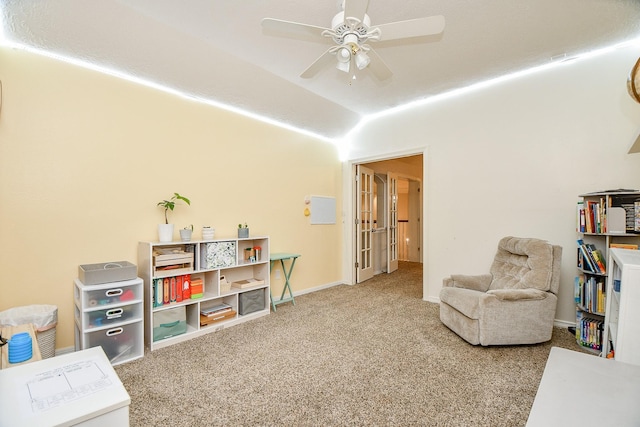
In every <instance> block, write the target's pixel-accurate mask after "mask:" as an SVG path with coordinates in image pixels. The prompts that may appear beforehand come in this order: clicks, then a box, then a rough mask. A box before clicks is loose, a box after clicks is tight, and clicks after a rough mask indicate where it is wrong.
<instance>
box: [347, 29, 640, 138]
mask: <svg viewBox="0 0 640 427" xmlns="http://www.w3.org/2000/svg"><path fill="white" fill-rule="evenodd" d="M634 45H640V37H637V38H633V39H630V40H626V41H624V42H621V43H617V44H614V45H611V46H607V47H604V48H601V49H595V50H592V51H589V52H585V53H582V54H578V55H575V56H572V57H566V56H565V55H561V56H559V58H561V59H558V60H553V61H552V62H548V63H546V64H543V65H539V66H536V67H531V68H527V69H524V70H520V71H516V72H513V73H509V74H505V75H502V76H499V77H495V78H492V79H488V80H483V81H481V82H477V83H473V84H471V85H469V86H465V87H461V88H457V89H453V90H450V91H448V92H443V93H440V94H438V95H433V96H430V97H428V98H422V99H418V100H415V101H411V102H408V103H406V104H402V105H399V106H397V107H394V108H389V109H387V110H384V111H380V112H378V113H372V114H369V115H367V116H364V117H363V118H362V120H360V122H359V123H358V124H357V125H356V126H355V127H354V128H353V129H352V130H351V131H349V133H348V134H347V135H345V137H344V138H343V143H342V144H345V143H347V141H350V140H351V139H352V138H353V137H354V136H355V135H356V134H357V133H358V132H359V131H360V130H362V129H363V128H364V127H365V126H366V125H367V124H368V123H370V122H372V121H374V120H376V119H379V118H381V117H386V116H391V115H394V114H399V113H402V112H405V111H407V110H410V109H413V108H418V107H422V106H425V105H429V104H433V103H435V102H439V101H444V100H446V99H449V98H455V97H456V96H461V95H465V94H468V93H470V92H473V91H477V90H481V89H485V88H487V87H490V86H494V85H497V84H500V83H503V82H506V81H510V80H515V79H518V78H520V77H524V76H528V75H531V74H535V73H539V72H543V71H547V70H550V69H553V68H557V67H563V66H567V65H569V64H572V63H574V62H575V61H578V60H583V59H588V58H592V57H595V56H599V55H603V54H606V53H609V52H612V51H615V50H618V49H623V48H626V47H629V46H634ZM554 58H557V57H554ZM339 146H340V145H339Z"/></svg>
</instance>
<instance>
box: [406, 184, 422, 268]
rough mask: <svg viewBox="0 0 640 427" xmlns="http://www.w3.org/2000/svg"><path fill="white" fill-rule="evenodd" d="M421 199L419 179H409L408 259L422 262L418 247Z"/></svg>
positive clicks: (419, 243) (419, 240)
mask: <svg viewBox="0 0 640 427" xmlns="http://www.w3.org/2000/svg"><path fill="white" fill-rule="evenodd" d="M421 206H422V200H421V198H420V181H413V180H409V209H408V214H409V223H408V230H407V236H408V237H409V238H410V239H411V240H410V241H409V261H413V262H422V257H421V256H420V247H421V239H420V236H422V233H421V228H420V211H421Z"/></svg>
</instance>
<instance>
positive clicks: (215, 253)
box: [138, 236, 270, 351]
mask: <svg viewBox="0 0 640 427" xmlns="http://www.w3.org/2000/svg"><path fill="white" fill-rule="evenodd" d="M269 269H270V265H269V238H268V237H265V236H259V237H248V238H237V239H236V238H230V239H216V240H201V241H190V242H170V243H158V242H140V243H139V244H138V274H139V275H140V277H142V279H143V280H144V316H145V328H144V329H145V332H144V336H145V344H146V345H147V346H148V347H149V349H150V350H152V351H153V350H156V349H159V348H162V347H166V346H168V345H172V344H176V343H179V342H183V341H185V340H189V339H191V338H195V337H197V336H200V335H203V334H206V333H210V332H215V331H218V330H221V329H222V328H225V327H228V326H233V325H236V324H238V323H241V322H245V321H248V320H252V319H256V318H258V317H261V316H266V315H268V314H269V313H270V305H269V301H270V299H269V297H270V288H269Z"/></svg>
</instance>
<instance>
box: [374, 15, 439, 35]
mask: <svg viewBox="0 0 640 427" xmlns="http://www.w3.org/2000/svg"><path fill="white" fill-rule="evenodd" d="M378 28H379V29H380V33H381V34H380V41H387V40H397V39H405V38H409V37H420V36H430V35H433V34H440V33H441V32H442V31H444V16H442V15H437V16H427V17H425V18H418V19H409V20H408V21H398V22H391V23H389V24H382V25H378Z"/></svg>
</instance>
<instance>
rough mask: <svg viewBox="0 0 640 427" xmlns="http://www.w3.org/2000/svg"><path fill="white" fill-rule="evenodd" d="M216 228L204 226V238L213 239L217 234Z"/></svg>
mask: <svg viewBox="0 0 640 427" xmlns="http://www.w3.org/2000/svg"><path fill="white" fill-rule="evenodd" d="M215 232H216V230H215V228H211V227H208V228H204V227H202V240H213V236H214V234H215Z"/></svg>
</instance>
